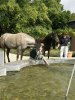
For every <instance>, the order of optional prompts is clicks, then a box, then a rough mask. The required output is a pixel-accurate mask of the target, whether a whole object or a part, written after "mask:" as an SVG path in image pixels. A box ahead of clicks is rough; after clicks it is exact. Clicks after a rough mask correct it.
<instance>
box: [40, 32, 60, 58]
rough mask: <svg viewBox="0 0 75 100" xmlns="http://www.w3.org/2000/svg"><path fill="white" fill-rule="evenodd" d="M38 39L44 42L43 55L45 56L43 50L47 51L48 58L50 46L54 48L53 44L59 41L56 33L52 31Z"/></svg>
mask: <svg viewBox="0 0 75 100" xmlns="http://www.w3.org/2000/svg"><path fill="white" fill-rule="evenodd" d="M39 41H40V42H41V43H43V44H44V46H43V55H44V56H45V51H48V59H49V56H50V49H51V47H52V46H53V48H54V47H55V45H57V44H58V43H59V38H58V35H57V34H56V33H54V32H52V33H50V34H48V35H47V36H46V37H44V38H42V39H39Z"/></svg>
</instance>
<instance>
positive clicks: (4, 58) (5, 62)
mask: <svg viewBox="0 0 75 100" xmlns="http://www.w3.org/2000/svg"><path fill="white" fill-rule="evenodd" d="M4 63H6V61H5V47H4Z"/></svg>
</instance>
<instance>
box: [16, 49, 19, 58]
mask: <svg viewBox="0 0 75 100" xmlns="http://www.w3.org/2000/svg"><path fill="white" fill-rule="evenodd" d="M19 52H20V50H19V48H17V57H16V60H18V59H19Z"/></svg>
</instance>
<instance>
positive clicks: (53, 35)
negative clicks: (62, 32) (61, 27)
mask: <svg viewBox="0 0 75 100" xmlns="http://www.w3.org/2000/svg"><path fill="white" fill-rule="evenodd" d="M51 35H52V39H53V41H55V43H56V44H58V43H59V37H58V34H57V33H54V32H53V33H52V34H51Z"/></svg>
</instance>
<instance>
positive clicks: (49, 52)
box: [48, 50, 50, 59]
mask: <svg viewBox="0 0 75 100" xmlns="http://www.w3.org/2000/svg"><path fill="white" fill-rule="evenodd" d="M49 55H50V52H49V50H48V59H49Z"/></svg>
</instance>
